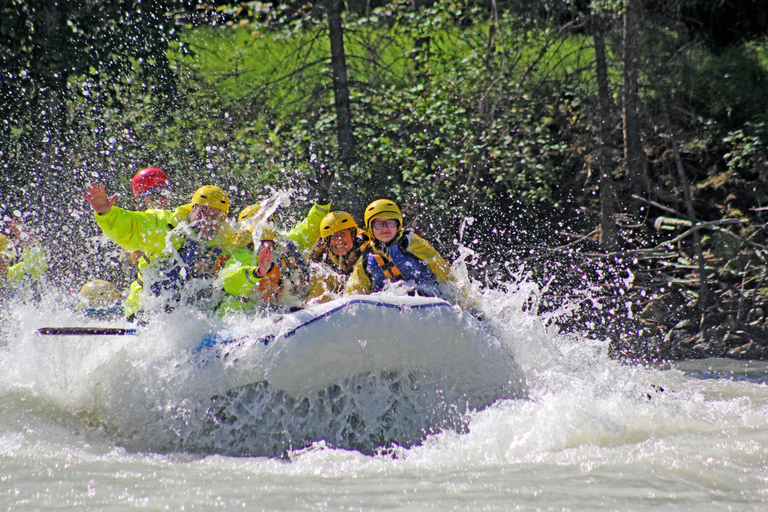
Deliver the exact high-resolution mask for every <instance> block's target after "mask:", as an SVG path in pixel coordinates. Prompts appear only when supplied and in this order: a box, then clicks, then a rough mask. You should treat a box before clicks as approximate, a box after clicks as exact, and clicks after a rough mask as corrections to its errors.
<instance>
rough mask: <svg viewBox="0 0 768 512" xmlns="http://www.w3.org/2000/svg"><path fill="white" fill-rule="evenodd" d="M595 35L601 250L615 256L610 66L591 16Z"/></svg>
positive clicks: (595, 16)
mask: <svg viewBox="0 0 768 512" xmlns="http://www.w3.org/2000/svg"><path fill="white" fill-rule="evenodd" d="M591 18H592V19H591V22H592V23H591V24H592V35H593V38H594V44H595V76H596V78H597V95H598V101H599V119H598V122H599V125H600V126H599V131H598V134H599V139H600V163H599V165H600V247H602V248H603V250H606V251H609V252H612V251H615V250H616V248H617V247H618V239H617V238H618V237H617V229H616V201H615V197H614V192H613V147H612V144H611V126H612V123H611V89H610V85H609V82H608V65H607V62H606V57H605V39H604V38H603V23H604V21H603V19H602V17H601V16H600V15H599V14H596V13H594V12H593V13H592V15H591Z"/></svg>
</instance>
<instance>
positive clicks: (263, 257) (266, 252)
mask: <svg viewBox="0 0 768 512" xmlns="http://www.w3.org/2000/svg"><path fill="white" fill-rule="evenodd" d="M272 252H273V250H272V244H268V243H265V244H264V246H263V247H262V249H261V250H260V251H259V267H258V268H257V269H256V275H257V276H259V277H264V276H265V275H267V272H269V269H270V268H271V267H272Z"/></svg>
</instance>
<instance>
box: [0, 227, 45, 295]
mask: <svg viewBox="0 0 768 512" xmlns="http://www.w3.org/2000/svg"><path fill="white" fill-rule="evenodd" d="M8 229H9V231H10V233H11V234H12V235H13V237H9V236H6V235H4V234H0V298H8V297H11V296H14V295H16V293H17V292H19V291H22V290H24V291H31V292H32V293H33V294H34V293H37V291H39V290H36V289H35V288H36V286H37V284H38V281H39V280H40V278H41V277H42V276H43V275H44V274H45V272H46V271H47V270H48V259H47V257H46V254H45V249H44V248H43V244H42V243H41V242H40V241H39V240H38V239H37V238H35V237H34V236H33V235H32V234H30V232H29V230H28V229H27V228H26V226H25V225H24V223H23V222H22V221H21V220H17V219H14V220H12V221H10V222H9V223H8Z"/></svg>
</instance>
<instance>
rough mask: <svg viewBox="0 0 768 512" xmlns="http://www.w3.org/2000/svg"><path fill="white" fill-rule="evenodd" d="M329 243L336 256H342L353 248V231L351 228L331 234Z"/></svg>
mask: <svg viewBox="0 0 768 512" xmlns="http://www.w3.org/2000/svg"><path fill="white" fill-rule="evenodd" d="M329 244H330V246H331V251H333V254H335V255H336V256H339V257H342V256H346V255H347V254H349V251H351V250H352V232H351V230H349V229H342V230H341V231H337V232H336V233H334V234H332V235H331V236H330V241H329Z"/></svg>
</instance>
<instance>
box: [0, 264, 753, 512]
mask: <svg viewBox="0 0 768 512" xmlns="http://www.w3.org/2000/svg"><path fill="white" fill-rule="evenodd" d="M478 289H479V288H478ZM541 293H542V290H541V289H540V287H538V286H537V285H536V284H535V283H532V282H530V281H527V280H526V279H525V277H524V276H520V278H519V280H517V281H515V280H513V281H510V282H508V283H505V284H504V285H503V286H500V287H498V288H496V289H489V290H484V291H482V293H481V294H480V295H479V309H480V310H481V311H482V312H483V314H484V315H485V316H486V317H487V318H488V319H489V320H488V321H489V322H490V323H491V324H492V326H493V329H494V331H495V332H496V334H497V335H498V338H499V340H500V342H501V344H502V346H503V347H504V349H505V350H507V351H509V353H511V354H513V356H514V359H515V361H516V363H517V365H519V367H520V369H521V370H522V372H523V374H524V379H525V383H526V387H525V395H524V396H523V397H520V396H500V397H499V398H498V399H496V400H493V401H491V403H489V404H487V406H485V405H483V406H479V407H473V397H472V396H471V393H468V392H467V391H466V390H462V389H457V388H452V387H450V386H446V385H445V384H446V382H448V381H446V380H441V375H440V372H434V373H430V372H424V373H421V374H419V373H396V372H379V373H367V374H366V373H361V374H358V375H351V376H350V377H348V378H345V379H343V380H342V381H340V382H338V383H335V384H334V385H331V386H327V387H325V388H323V389H321V390H318V391H316V392H315V393H313V394H311V395H306V396H296V395H292V394H290V393H286V392H284V391H281V390H277V389H272V388H271V387H270V385H269V383H261V384H256V385H253V386H245V387H241V388H237V389H234V390H228V389H226V386H225V385H224V379H223V377H222V375H221V374H219V373H217V369H216V368H217V367H216V366H215V365H211V366H204V365H202V366H201V365H199V364H196V362H195V356H194V351H193V349H194V348H195V346H196V344H197V343H198V342H199V340H200V338H201V336H203V335H205V334H207V333H211V332H216V331H219V330H222V329H232V328H241V327H242V325H243V324H244V320H243V319H242V318H236V317H231V318H227V319H220V318H210V317H207V316H205V315H202V314H200V313H198V312H196V311H193V310H185V309H179V310H176V311H174V312H172V313H170V314H164V315H161V316H157V317H154V318H152V319H151V320H150V323H149V325H148V326H147V328H146V329H144V330H143V331H142V333H141V334H140V335H139V336H133V337H131V336H123V337H114V338H111V339H109V340H104V339H103V338H101V339H96V338H94V339H86V338H85V337H82V338H71V339H63V338H57V337H41V336H38V335H36V334H34V331H35V330H36V329H37V328H39V327H42V326H45V325H61V326H64V325H84V319H83V318H80V317H78V316H77V314H76V313H73V312H72V310H71V309H70V308H69V307H68V306H67V304H68V302H67V300H66V299H65V298H64V297H63V296H62V295H58V294H56V293H52V294H49V295H47V296H44V297H43V298H42V301H41V302H40V303H39V304H37V305H33V304H31V303H27V304H24V303H17V304H13V305H12V306H11V307H10V308H8V309H7V311H6V314H5V318H4V320H3V325H2V335H3V339H4V346H3V347H2V348H0V351H2V358H0V361H1V362H0V408H2V420H1V421H0V439H1V440H2V443H0V456H2V458H3V467H4V474H6V475H8V477H7V478H6V480H5V481H4V482H5V483H4V487H5V488H6V489H8V490H9V492H15V493H16V498H14V497H13V496H11V495H10V494H5V495H4V498H3V499H5V500H6V502H8V503H14V504H18V503H22V502H23V503H27V504H32V506H33V508H43V507H45V506H46V505H48V506H53V505H54V504H56V503H60V502H62V500H64V501H66V502H68V503H71V504H79V505H80V506H82V507H85V508H94V509H97V508H99V507H101V508H104V507H107V508H108V507H109V506H110V505H111V506H114V505H115V504H117V503H125V502H126V501H125V500H127V502H128V503H133V504H135V505H136V506H138V505H139V504H143V505H142V506H145V505H146V506H149V507H150V508H158V507H160V506H161V505H169V504H170V505H171V506H175V507H176V508H178V507H181V506H188V507H191V508H194V507H195V506H199V507H205V506H206V505H210V504H211V503H214V502H215V503H216V504H217V508H226V507H235V506H237V507H238V508H241V507H243V506H245V507H246V508H270V509H276V510H299V509H318V508H319V509H323V508H325V509H334V510H335V509H344V508H356V509H365V510H378V509H385V508H399V509H413V510H420V509H424V508H426V507H428V506H429V507H435V508H439V509H446V510H448V509H451V510H474V509H480V508H482V509H487V510H509V509H514V508H522V509H532V508H538V509H602V508H610V509H614V508H615V509H633V510H644V509H657V508H658V507H659V505H661V506H662V507H666V508H672V509H676V508H679V509H689V508H691V507H697V508H700V509H704V510H722V509H723V508H728V507H730V508H731V509H734V510H739V509H740V510H760V509H761V508H762V506H764V503H765V501H766V499H768V469H767V465H766V460H768V389H767V388H766V385H765V378H762V379H761V377H760V376H761V375H762V376H766V375H768V370H767V369H766V368H765V366H759V363H753V364H752V366H749V367H746V366H745V367H743V368H745V369H742V370H739V369H738V368H735V367H734V365H737V364H743V363H734V362H731V363H729V365H730V366H729V367H728V371H729V372H730V373H728V372H725V373H723V372H721V373H719V374H718V372H717V371H716V368H717V365H719V364H722V363H721V362H719V361H710V362H701V363H699V364H700V365H701V366H698V367H696V366H691V365H690V364H689V365H688V367H686V368H684V371H681V370H677V369H675V368H674V367H659V368H645V367H641V366H627V365H623V364H621V363H619V362H616V361H613V360H611V359H610V358H609V356H608V342H607V340H598V339H590V338H588V337H585V336H583V335H580V334H578V333H574V332H569V333H562V332H560V331H559V330H558V328H557V322H555V321H554V319H556V318H557V317H558V315H566V316H567V315H568V314H569V313H568V311H569V310H572V309H573V308H577V307H578V306H577V305H574V304H566V305H565V307H564V310H559V311H552V312H549V313H547V314H546V315H536V314H534V313H532V311H535V307H532V305H535V304H536V301H537V300H538V298H539V296H540V294H541ZM272 321H273V320H272V319H270V318H257V319H249V320H248V322H250V324H249V326H250V328H253V329H266V328H268V327H269V324H270V323H271V322H272ZM111 325H115V326H120V325H122V324H121V322H113V323H112V324H111ZM414 341H415V342H418V341H420V340H414ZM707 365H709V366H707ZM712 368H715V369H714V370H713V369H712ZM745 373H748V374H749V378H746V379H741V378H739V377H738V375H741V374H745ZM723 375H724V376H725V377H724V378H722V376H723ZM729 375H730V376H731V377H730V378H729V377H728V376H729ZM734 376H735V377H734ZM486 377H488V376H484V375H477V379H479V380H482V379H484V378H486ZM718 377H721V378H718ZM478 403H479V402H478ZM474 405H477V404H474ZM349 450H353V451H349ZM211 454H220V455H211ZM224 455H238V456H243V455H248V456H256V457H245V458H237V457H236V458H232V457H228V456H224ZM261 456H268V457H267V458H265V457H261ZM272 457H277V458H276V459H275V458H272ZM281 461H283V462H281ZM285 461H290V463H289V464H286V462H285ZM27 467H40V468H47V469H44V470H43V471H36V472H34V474H29V472H28V471H27V470H26V469H25V468H27ZM83 475H86V479H90V480H91V482H92V487H93V488H95V489H98V492H97V493H94V495H93V496H89V495H88V493H87V492H86V491H84V490H82V488H81V487H78V485H79V484H80V483H81V482H82V480H83ZM146 475H152V477H151V478H147V476H146ZM115 476H117V478H118V481H117V482H116V481H115ZM51 481H56V482H58V485H56V486H51V485H50V482H51ZM330 484H332V485H330ZM40 488H46V489H48V490H47V491H45V492H37V493H36V494H34V493H33V491H32V490H33V489H40ZM172 489H176V490H172ZM179 489H180V490H179ZM19 496H27V497H26V498H25V499H26V501H23V500H21V498H19ZM30 496H31V497H30ZM142 496H143V498H142ZM9 499H10V501H9ZM142 500H144V501H142ZM211 500H214V501H211Z"/></svg>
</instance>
